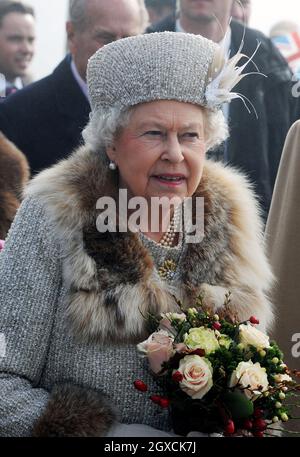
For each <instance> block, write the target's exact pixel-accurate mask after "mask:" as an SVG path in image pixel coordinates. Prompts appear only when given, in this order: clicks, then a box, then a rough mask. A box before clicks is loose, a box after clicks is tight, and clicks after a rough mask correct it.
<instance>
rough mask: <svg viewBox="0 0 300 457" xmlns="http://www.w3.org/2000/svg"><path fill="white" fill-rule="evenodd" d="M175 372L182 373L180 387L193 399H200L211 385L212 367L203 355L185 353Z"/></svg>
mask: <svg viewBox="0 0 300 457" xmlns="http://www.w3.org/2000/svg"><path fill="white" fill-rule="evenodd" d="M175 372H177V373H181V374H182V381H180V382H179V385H180V388H181V389H182V390H183V391H184V392H185V393H186V394H187V395H189V396H190V397H192V398H193V399H201V398H202V397H204V395H206V394H207V392H208V391H209V390H210V389H211V388H212V386H213V368H212V365H211V363H210V361H209V360H208V359H206V358H205V357H200V356H198V355H186V356H185V357H184V358H183V359H181V360H180V362H179V368H178V369H177V370H174V372H173V374H174V373H175Z"/></svg>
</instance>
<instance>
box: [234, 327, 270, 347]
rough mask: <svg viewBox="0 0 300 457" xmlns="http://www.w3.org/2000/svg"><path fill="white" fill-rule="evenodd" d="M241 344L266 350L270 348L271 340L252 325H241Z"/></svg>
mask: <svg viewBox="0 0 300 457" xmlns="http://www.w3.org/2000/svg"><path fill="white" fill-rule="evenodd" d="M239 336H240V342H241V344H243V346H245V347H247V346H250V345H251V346H254V347H256V348H257V349H265V348H269V347H270V339H269V337H268V335H266V334H265V333H263V332H261V331H260V330H258V329H257V328H255V327H253V326H252V325H250V324H247V325H245V324H241V325H240V326H239Z"/></svg>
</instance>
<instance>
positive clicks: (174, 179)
mask: <svg viewBox="0 0 300 457" xmlns="http://www.w3.org/2000/svg"><path fill="white" fill-rule="evenodd" d="M152 177H153V178H154V179H156V180H157V181H158V182H159V183H161V184H163V185H165V186H169V187H170V186H171V187H177V186H180V185H181V184H182V183H183V182H184V181H185V180H186V178H185V176H183V175H175V174H174V175H173V174H163V175H154V176H152Z"/></svg>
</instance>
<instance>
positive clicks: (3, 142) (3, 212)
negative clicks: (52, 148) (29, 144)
mask: <svg viewBox="0 0 300 457" xmlns="http://www.w3.org/2000/svg"><path fill="white" fill-rule="evenodd" d="M28 179H29V168H28V163H27V160H26V157H25V156H24V154H22V152H21V151H19V150H18V149H17V148H16V147H15V146H14V145H13V144H12V143H11V142H10V141H8V140H7V139H6V138H5V136H4V135H2V133H1V132H0V240H4V239H5V238H6V235H7V233H8V230H9V228H10V225H11V223H12V221H13V220H14V217H15V214H16V212H17V209H18V208H19V206H20V204H21V198H22V193H23V188H24V186H25V184H26V183H27V181H28Z"/></svg>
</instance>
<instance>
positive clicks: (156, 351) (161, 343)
mask: <svg viewBox="0 0 300 457" xmlns="http://www.w3.org/2000/svg"><path fill="white" fill-rule="evenodd" d="M173 341H174V338H173V337H172V336H170V334H169V333H168V332H167V331H165V330H159V331H158V332H154V333H152V334H151V335H150V336H149V338H148V339H147V340H146V341H143V342H142V343H140V344H138V345H137V348H138V350H139V351H140V352H141V353H142V354H144V355H146V356H147V357H148V360H149V365H150V368H151V370H152V371H153V373H155V374H158V373H159V372H160V371H161V370H162V364H163V363H164V362H168V361H169V360H170V358H171V357H172V355H173V354H174V348H173Z"/></svg>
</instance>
